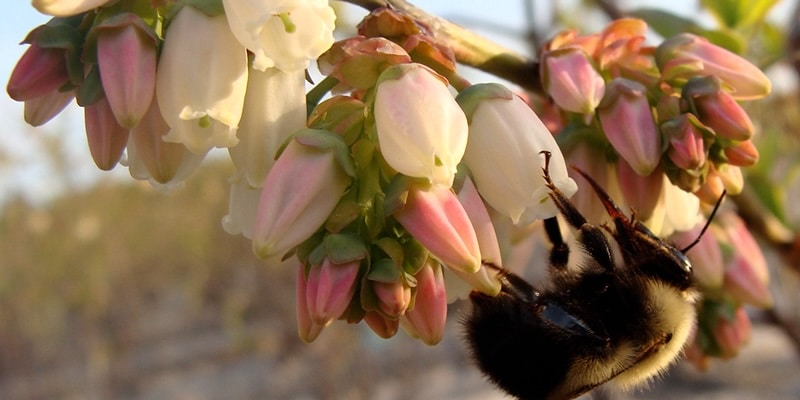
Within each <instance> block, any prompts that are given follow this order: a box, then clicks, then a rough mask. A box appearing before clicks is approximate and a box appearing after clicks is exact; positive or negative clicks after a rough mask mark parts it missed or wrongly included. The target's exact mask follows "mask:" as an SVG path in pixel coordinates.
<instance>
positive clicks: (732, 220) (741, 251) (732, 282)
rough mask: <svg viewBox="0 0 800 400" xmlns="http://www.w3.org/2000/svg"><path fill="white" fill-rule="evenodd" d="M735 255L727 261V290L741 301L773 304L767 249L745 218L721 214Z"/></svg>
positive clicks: (725, 284)
mask: <svg viewBox="0 0 800 400" xmlns="http://www.w3.org/2000/svg"><path fill="white" fill-rule="evenodd" d="M717 218H718V221H719V223H720V225H721V226H722V229H723V230H724V232H725V235H726V239H727V240H726V242H725V243H726V245H728V246H730V249H731V251H732V257H731V258H730V259H729V260H728V261H727V263H726V265H725V283H724V287H725V291H726V292H727V293H729V294H731V295H732V296H733V297H734V298H736V299H737V300H739V301H742V302H745V303H749V304H753V305H756V306H759V307H765V308H766V307H769V306H771V305H772V295H771V294H770V292H769V271H768V269H767V261H766V259H765V258H764V253H762V252H761V249H760V248H759V247H758V243H756V241H755V239H754V238H753V234H752V233H750V230H749V229H748V228H747V226H746V225H745V223H744V221H742V220H741V218H739V217H738V216H736V215H735V214H733V213H723V214H722V215H719V216H718V217H717Z"/></svg>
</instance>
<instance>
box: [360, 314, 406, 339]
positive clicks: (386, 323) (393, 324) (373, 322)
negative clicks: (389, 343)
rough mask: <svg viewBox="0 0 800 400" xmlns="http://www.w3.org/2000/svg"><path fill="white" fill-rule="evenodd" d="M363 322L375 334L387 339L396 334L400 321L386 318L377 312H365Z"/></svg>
mask: <svg viewBox="0 0 800 400" xmlns="http://www.w3.org/2000/svg"><path fill="white" fill-rule="evenodd" d="M364 321H365V322H366V323H367V325H368V326H369V327H370V329H372V331H373V332H375V334H377V335H378V336H380V337H382V338H384V339H389V338H391V337H392V336H394V335H395V334H397V329H398V328H400V319H398V318H394V319H391V318H387V317H385V316H383V314H381V313H379V312H377V311H367V313H366V315H364Z"/></svg>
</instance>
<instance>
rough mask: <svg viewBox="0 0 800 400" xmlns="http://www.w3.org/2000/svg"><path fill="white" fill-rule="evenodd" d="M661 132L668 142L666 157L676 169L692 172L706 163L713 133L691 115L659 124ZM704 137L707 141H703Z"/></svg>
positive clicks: (683, 115) (682, 115)
mask: <svg viewBox="0 0 800 400" xmlns="http://www.w3.org/2000/svg"><path fill="white" fill-rule="evenodd" d="M661 131H662V132H664V135H666V137H667V138H668V140H669V144H670V147H669V149H668V150H667V155H668V156H669V159H670V160H672V162H673V163H674V164H675V165H676V166H677V167H678V168H681V169H687V170H694V169H698V168H700V167H701V166H702V165H703V164H704V163H705V162H706V153H707V152H708V146H709V145H710V143H709V142H710V138H711V137H713V132H710V131H709V130H708V129H707V128H706V127H705V126H703V124H701V123H700V121H698V120H697V117H695V116H694V115H693V114H681V115H680V116H679V117H677V118H675V119H672V120H669V121H667V122H664V123H663V124H661ZM705 136H708V137H709V139H705Z"/></svg>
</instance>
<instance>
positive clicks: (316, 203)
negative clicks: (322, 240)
mask: <svg viewBox="0 0 800 400" xmlns="http://www.w3.org/2000/svg"><path fill="white" fill-rule="evenodd" d="M304 133H305V134H304V135H296V136H295V137H294V138H293V139H292V140H291V141H290V142H289V144H288V145H287V146H286V149H284V151H283V153H282V154H281V155H280V157H279V158H278V160H277V161H275V164H274V165H273V167H272V169H271V170H270V171H269V173H268V174H267V177H266V179H265V180H264V185H263V192H262V194H261V200H260V203H259V207H258V214H257V215H256V220H255V225H254V227H253V249H254V251H255V253H256V254H257V255H258V256H259V257H261V258H267V257H271V256H276V255H277V256H281V255H283V254H284V253H285V252H287V251H289V250H290V249H292V248H293V247H295V246H297V245H298V244H300V243H301V242H303V241H304V240H306V239H307V238H308V237H309V236H311V234H313V233H314V232H315V231H316V230H317V229H319V227H320V226H321V225H322V224H323V222H325V219H327V218H328V216H329V215H330V213H331V211H333V209H334V207H336V204H337V203H338V202H339V199H340V198H341V197H342V195H343V194H344V192H345V190H346V189H347V187H348V185H349V184H350V177H349V176H348V174H349V173H351V172H352V171H350V170H349V169H350V168H352V165H349V166H345V164H343V163H344V162H345V160H342V159H341V157H340V156H338V155H337V153H339V154H341V152H342V151H343V150H342V148H343V147H344V146H345V144H344V142H342V141H341V138H339V137H338V136H335V135H334V134H331V133H327V132H324V131H317V130H311V129H308V130H306V131H304ZM345 151H346V150H345ZM348 167H349V168H348Z"/></svg>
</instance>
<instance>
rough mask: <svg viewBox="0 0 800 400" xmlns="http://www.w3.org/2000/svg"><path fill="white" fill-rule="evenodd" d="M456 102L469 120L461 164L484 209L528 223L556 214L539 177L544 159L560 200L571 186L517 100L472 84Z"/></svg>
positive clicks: (548, 139)
mask: <svg viewBox="0 0 800 400" xmlns="http://www.w3.org/2000/svg"><path fill="white" fill-rule="evenodd" d="M458 102H459V104H460V105H461V107H462V108H463V109H464V110H465V112H466V113H467V115H469V117H470V122H469V142H468V143H467V149H466V153H465V155H464V162H465V164H466V165H467V167H468V168H469V170H470V172H471V173H472V177H473V179H474V182H475V186H476V187H477V188H478V192H479V193H480V194H481V196H483V198H484V199H485V200H486V202H487V203H489V205H491V206H492V207H493V208H494V209H495V210H497V211H498V212H500V213H502V214H504V215H506V216H508V217H510V218H511V220H512V221H514V223H522V224H524V223H528V222H532V221H533V220H535V219H539V218H549V217H552V216H554V215H556V214H557V213H558V210H557V209H556V207H555V205H554V204H553V202H552V201H551V200H550V197H549V195H548V193H549V192H550V190H549V189H548V188H547V186H546V185H545V182H544V178H543V177H542V167H543V166H544V158H543V157H542V156H541V154H540V152H541V151H549V152H550V153H551V154H552V158H551V161H550V176H551V178H552V179H553V183H554V184H555V185H556V187H558V188H559V189H560V190H561V191H562V192H564V194H565V195H566V196H572V195H573V194H574V193H575V191H576V190H577V184H576V183H575V181H573V180H572V178H570V177H569V176H568V175H567V167H566V164H565V163H564V157H563V155H562V154H561V150H560V149H559V148H558V145H557V144H556V141H555V139H553V136H552V134H551V133H550V132H549V131H548V130H547V128H546V127H545V126H544V124H543V123H542V121H541V120H540V119H539V117H537V116H536V114H534V112H533V110H531V109H530V107H528V105H527V104H525V102H524V101H522V99H520V98H519V97H518V96H516V95H514V94H513V93H512V92H511V91H510V90H508V89H507V88H505V87H503V86H502V85H498V84H480V85H473V86H471V87H470V88H468V89H467V90H464V91H463V92H461V93H460V94H459V96H458Z"/></svg>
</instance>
